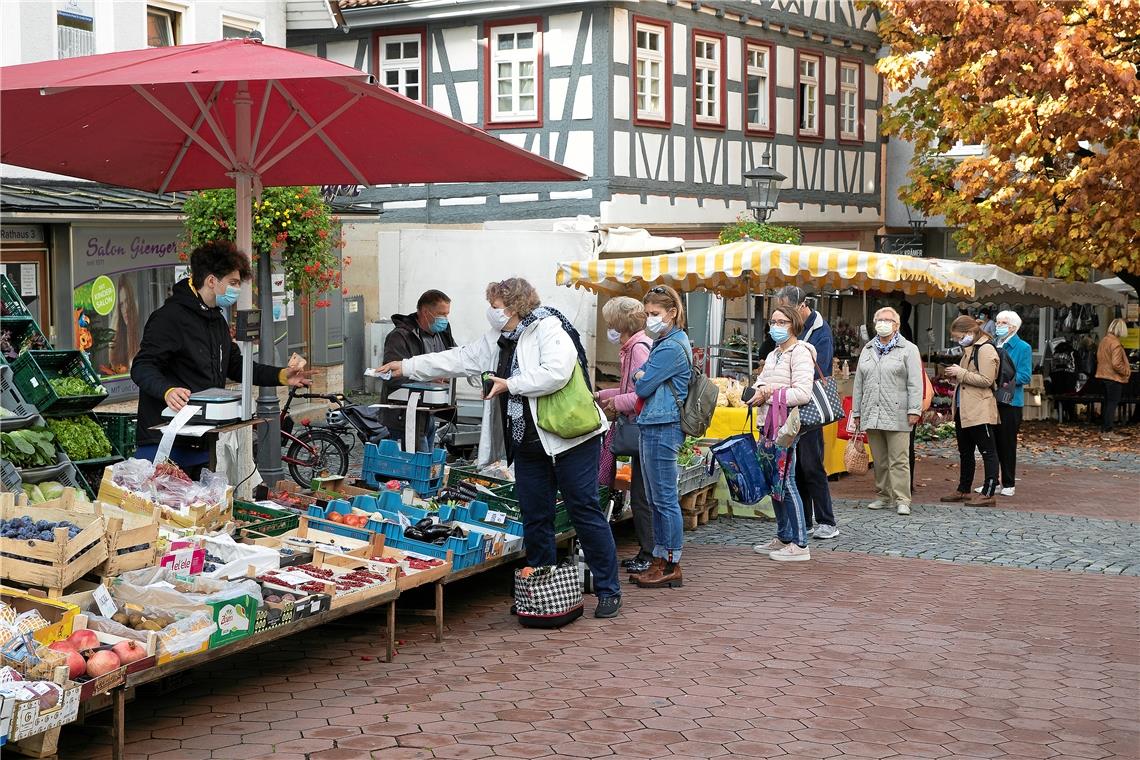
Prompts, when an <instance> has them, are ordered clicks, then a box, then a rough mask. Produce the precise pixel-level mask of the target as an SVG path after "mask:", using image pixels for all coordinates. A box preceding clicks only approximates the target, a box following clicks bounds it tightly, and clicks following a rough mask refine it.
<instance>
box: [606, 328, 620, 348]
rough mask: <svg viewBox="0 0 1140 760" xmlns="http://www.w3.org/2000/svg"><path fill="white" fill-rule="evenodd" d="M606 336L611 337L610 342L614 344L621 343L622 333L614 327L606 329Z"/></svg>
mask: <svg viewBox="0 0 1140 760" xmlns="http://www.w3.org/2000/svg"><path fill="white" fill-rule="evenodd" d="M606 337H607V338H609V340H610V343H613V344H614V345H617V344H618V343H621V333H619V332H618V331H617V330H615V329H613V328H612V327H611V328H610V329H609V330H606Z"/></svg>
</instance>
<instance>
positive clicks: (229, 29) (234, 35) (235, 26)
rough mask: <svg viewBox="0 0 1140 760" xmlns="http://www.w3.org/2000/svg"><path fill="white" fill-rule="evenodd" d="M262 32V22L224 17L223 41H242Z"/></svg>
mask: <svg viewBox="0 0 1140 760" xmlns="http://www.w3.org/2000/svg"><path fill="white" fill-rule="evenodd" d="M260 30H261V22H260V21H258V20H256V19H252V18H248V19H247V18H238V17H236V16H222V39H223V40H240V39H244V38H246V37H248V36H249V35H250V34H251V33H253V32H256V31H260Z"/></svg>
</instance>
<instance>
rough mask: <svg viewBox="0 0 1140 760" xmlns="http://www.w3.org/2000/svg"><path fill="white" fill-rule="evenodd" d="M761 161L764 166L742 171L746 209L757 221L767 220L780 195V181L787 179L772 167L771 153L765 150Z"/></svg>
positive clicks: (774, 208)
mask: <svg viewBox="0 0 1140 760" xmlns="http://www.w3.org/2000/svg"><path fill="white" fill-rule="evenodd" d="M761 161H762V162H763V163H764V164H765V165H764V166H758V167H756V168H755V169H750V170H748V171H746V172H744V181H745V187H744V191H745V197H746V199H747V202H748V210H749V211H751V212H752V216H754V217H756V221H758V222H764V221H767V219H768V215H769V214H771V213H772V212H773V211H775V210H776V206H777V205H778V198H779V197H780V183H781V182H783V181H784V180H785V179H787V177H785V176H784V175H783V174H780V173H779V172H778V171H776V170H775V169H773V168H772V166H771V154H769V153H768V151H767V150H765V151H764V156H763V157H762V158H761Z"/></svg>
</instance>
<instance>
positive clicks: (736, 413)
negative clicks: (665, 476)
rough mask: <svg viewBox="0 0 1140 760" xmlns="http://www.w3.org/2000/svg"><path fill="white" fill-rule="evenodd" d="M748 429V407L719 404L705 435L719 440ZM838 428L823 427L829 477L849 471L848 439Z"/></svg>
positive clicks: (836, 426)
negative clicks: (846, 460)
mask: <svg viewBox="0 0 1140 760" xmlns="http://www.w3.org/2000/svg"><path fill="white" fill-rule="evenodd" d="M753 417H754V419H753V422H754V425H753V428H752V434H753V435H755V436H757V437H759V435H760V431H759V427H758V424H759V423H758V421H757V420H755V414H753ZM747 429H748V409H746V408H740V409H737V408H733V407H726V406H718V407H717V409H716V411H715V412H713V418H712V423H711V424H710V425H709V429H708V431H707V432H706V433H705V437H706V438H716V439H718V440H719V439H721V438H728V437H729V436H733V435H740V434H741V433H743V432H745V431H746V430H747ZM838 430H839V425H838V424H836V425H828V426H827V427H825V428H824V429H823V465H824V468H825V469H826V470H827V475H828V477H830V476H832V475H839V474H842V473H845V472H847V466H846V465H845V464H844V463H843V449H844V448H845V447H846V446H847V441H845V440H843V439H841V438H839V437H837V436H836V431H838Z"/></svg>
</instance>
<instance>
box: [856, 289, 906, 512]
mask: <svg viewBox="0 0 1140 760" xmlns="http://www.w3.org/2000/svg"><path fill="white" fill-rule="evenodd" d="M899 324H900V319H899V313H898V312H897V311H895V310H894V309H892V308H890V307H889V306H888V307H886V308H883V309H879V310H878V311H877V312H875V335H876V336H877V337H875V338H872V339H871V341H870V342H869V343H868V344H867V345H866V346H864V347H863V353H862V354H861V355H860V356H859V366H858V368H857V369H856V371H855V389H854V391H853V393H852V397H851V415H850V418H849V420H848V423H847V427H848V429H849V430H852V432H854V430H855V429H858V430H863V431H865V432H866V433H867V441H868V443H870V444H871V456H872V457H873V458H874V461H875V486H876V487H877V488H878V491H879V498H877V499H875V501H873V502H871V503H870V504H868V505H867V508H868V509H883V508H885V507H890V506H895V507H897V508H898V513H899V514H900V515H909V514H910V498H911V494H910V481H911V478H910V429H911V428H912V427H914V426H915V425H916V424H918V420H919V417H920V415H921V414H922V360H921V357H920V356H919V354H918V347H917V346H915V345H914V344H913V343H911V342H910V341H909V340H907V339H906V338H904V337H903V336H902V335H901V334H900V333H899Z"/></svg>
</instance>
